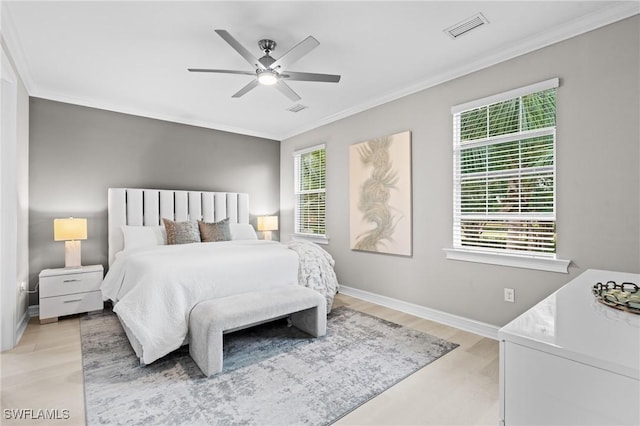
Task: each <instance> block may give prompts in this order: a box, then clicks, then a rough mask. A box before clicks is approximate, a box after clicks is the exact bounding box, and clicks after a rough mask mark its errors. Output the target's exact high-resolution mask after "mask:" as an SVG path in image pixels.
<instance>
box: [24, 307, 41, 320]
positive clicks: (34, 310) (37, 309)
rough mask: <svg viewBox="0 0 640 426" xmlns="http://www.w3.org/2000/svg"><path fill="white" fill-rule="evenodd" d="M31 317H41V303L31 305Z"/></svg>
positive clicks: (29, 310)
mask: <svg viewBox="0 0 640 426" xmlns="http://www.w3.org/2000/svg"><path fill="white" fill-rule="evenodd" d="M27 312H29V318H33V317H39V316H40V305H29V309H28V310H27Z"/></svg>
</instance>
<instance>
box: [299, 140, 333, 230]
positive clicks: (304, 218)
mask: <svg viewBox="0 0 640 426" xmlns="http://www.w3.org/2000/svg"><path fill="white" fill-rule="evenodd" d="M293 156H294V161H295V197H296V201H295V230H294V232H295V234H296V235H298V236H307V237H315V238H320V239H324V238H325V237H326V228H325V185H326V178H325V177H326V168H327V164H326V155H325V147H324V145H318V146H314V147H311V148H307V149H304V150H300V151H296V152H294V153H293Z"/></svg>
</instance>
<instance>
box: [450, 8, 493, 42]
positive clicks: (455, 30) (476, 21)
mask: <svg viewBox="0 0 640 426" xmlns="http://www.w3.org/2000/svg"><path fill="white" fill-rule="evenodd" d="M488 23H489V21H487V18H485V17H484V15H483V14H482V13H477V14H475V15H473V16H472V17H470V18H467V19H465V20H464V21H462V22H458V23H457V24H455V25H454V26H452V27H449V28H447V29H446V30H444V32H446V33H447V34H449V36H450V37H451V38H453V39H455V38H458V37H460V36H461V35H463V34H467V33H468V32H469V31H471V30H475V29H476V28H478V27H481V26H483V25H484V24H488Z"/></svg>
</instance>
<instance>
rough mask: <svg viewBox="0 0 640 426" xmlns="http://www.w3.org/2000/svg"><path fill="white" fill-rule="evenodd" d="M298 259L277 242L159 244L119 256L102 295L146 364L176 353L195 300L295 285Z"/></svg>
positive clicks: (112, 267) (108, 276)
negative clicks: (173, 352) (135, 342)
mask: <svg viewBox="0 0 640 426" xmlns="http://www.w3.org/2000/svg"><path fill="white" fill-rule="evenodd" d="M298 264H299V257H298V255H297V254H296V252H294V251H293V250H290V249H289V248H287V246H286V245H284V244H280V243H279V242H276V241H263V240H256V241H244V240H242V241H224V242H216V243H194V244H182V245H162V246H157V247H150V248H144V249H139V250H133V251H124V252H120V253H118V255H117V256H116V260H115V262H114V263H113V264H112V265H111V268H110V269H109V272H108V274H107V276H106V277H105V279H104V281H103V283H102V293H103V296H104V298H105V300H106V299H110V300H112V301H113V302H114V309H113V310H114V311H115V312H116V313H117V314H118V316H119V318H120V320H121V321H122V322H123V323H124V324H125V325H126V326H127V328H128V329H129V331H130V332H131V333H133V335H134V336H135V338H136V339H137V340H138V341H139V343H140V344H141V345H142V349H143V354H142V361H143V362H144V363H145V364H150V363H152V362H153V361H155V360H157V359H158V358H160V357H162V356H164V355H166V354H168V353H169V352H171V351H173V350H175V349H177V348H178V347H180V346H181V344H182V343H183V341H184V339H185V337H186V335H187V330H188V323H189V313H190V312H191V309H192V308H193V307H194V306H195V305H196V304H197V303H199V302H201V301H203V300H207V299H213V298H219V297H225V296H229V295H232V294H237V293H244V292H248V291H252V290H256V289H265V288H273V287H279V286H284V285H296V284H298V267H299V266H298Z"/></svg>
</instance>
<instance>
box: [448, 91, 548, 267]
mask: <svg viewBox="0 0 640 426" xmlns="http://www.w3.org/2000/svg"><path fill="white" fill-rule="evenodd" d="M557 86H558V80H557V79H554V80H549V81H547V82H542V83H538V84H536V85H532V86H528V87H525V88H521V89H516V90H515V91H510V92H506V93H505V94H502V95H496V96H492V97H489V98H485V99H486V100H487V103H482V102H479V101H474V102H471V103H468V104H465V105H466V109H465V108H464V107H462V108H461V107H460V106H458V107H454V108H452V112H453V133H454V194H453V195H454V196H453V199H454V217H453V222H454V225H453V226H454V229H453V243H454V248H458V249H467V250H479V251H485V252H486V251H490V252H498V253H509V254H519V255H534V256H549V257H554V258H555V252H556V209H555V207H556V202H555V192H556V191H555V187H556V183H555V174H556V166H555V146H556V87H557ZM514 95H515V96H514Z"/></svg>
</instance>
